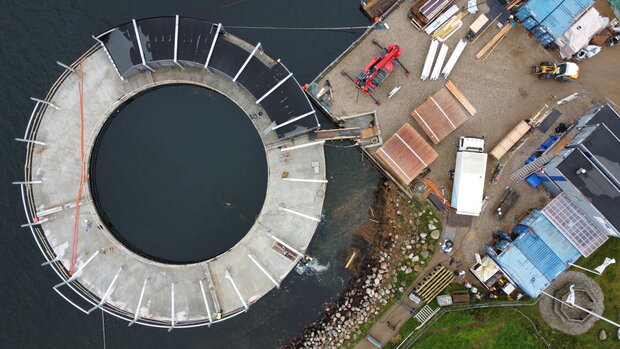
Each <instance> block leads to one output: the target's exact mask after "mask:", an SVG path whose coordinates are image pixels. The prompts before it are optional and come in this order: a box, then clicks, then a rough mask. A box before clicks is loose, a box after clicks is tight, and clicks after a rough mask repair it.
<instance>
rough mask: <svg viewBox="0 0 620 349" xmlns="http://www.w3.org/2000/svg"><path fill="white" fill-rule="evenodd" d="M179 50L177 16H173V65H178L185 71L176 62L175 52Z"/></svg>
mask: <svg viewBox="0 0 620 349" xmlns="http://www.w3.org/2000/svg"><path fill="white" fill-rule="evenodd" d="M178 50H179V15H176V16H175V22H174V58H173V61H174V64H176V65H178V66H179V67H180V68H181V69H185V68H184V67H183V66H182V65H181V64H180V63H179V62H178V61H177V52H178Z"/></svg>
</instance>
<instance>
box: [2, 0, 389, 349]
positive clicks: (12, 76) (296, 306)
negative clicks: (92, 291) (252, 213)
mask: <svg viewBox="0 0 620 349" xmlns="http://www.w3.org/2000/svg"><path fill="white" fill-rule="evenodd" d="M174 14H179V15H183V16H193V17H196V18H200V19H204V20H207V21H211V22H216V23H219V22H222V23H223V24H224V26H225V27H226V26H229V27H230V26H233V25H240V26H275V27H349V26H363V25H368V24H369V20H368V19H367V18H366V17H365V16H364V15H363V14H362V13H361V12H360V11H359V0H337V1H334V0H315V1H291V0H246V1H237V0H234V1H233V0H212V1H151V2H144V1H137V0H123V1H119V0H109V1H100V0H99V1H70V2H69V1H43V0H31V1H18V0H8V1H4V2H3V3H2V7H1V10H0V39H2V49H1V50H0V59H1V62H2V64H1V65H0V81H2V84H3V85H2V88H0V101H2V103H0V179H1V180H2V185H0V218H1V219H0V265H1V266H2V267H1V268H0V280H2V282H0V309H2V314H3V316H1V317H0V343H2V347H5V348H102V347H104V343H105V344H106V345H107V347H108V348H132V349H137V348H148V349H153V348H235V349H237V348H261V349H263V348H278V347H280V346H281V345H282V344H284V343H287V342H288V341H289V340H290V339H291V338H292V337H293V336H295V335H296V334H297V333H299V331H300V330H301V329H303V328H304V326H306V325H307V324H309V323H310V322H312V321H315V320H316V319H317V318H318V317H319V314H320V313H321V311H322V305H323V303H325V302H328V301H331V300H334V299H336V298H337V297H338V293H339V292H341V291H342V288H343V286H344V285H345V283H346V282H347V281H348V280H349V279H350V278H351V275H350V274H349V272H348V271H347V270H345V269H344V264H345V263H346V257H347V254H346V251H347V248H348V247H349V246H350V244H351V242H352V240H353V239H354V234H353V233H354V231H355V230H356V229H357V227H359V226H360V225H361V224H362V223H363V222H364V221H365V220H366V219H367V218H368V206H369V205H371V203H372V200H373V197H374V193H375V191H376V188H377V182H378V181H379V179H380V176H379V175H378V173H377V171H376V170H375V169H374V167H372V165H370V164H369V163H368V162H367V161H365V160H363V159H362V158H361V155H360V153H359V151H357V150H356V149H354V148H336V147H334V146H326V147H325V156H326V161H327V166H326V169H327V178H328V179H329V183H328V184H327V190H326V193H325V203H324V206H323V220H322V222H321V224H320V225H319V227H318V229H317V231H316V233H315V235H314V237H313V239H312V241H311V243H310V246H309V247H308V253H309V254H310V255H312V256H313V257H316V259H317V260H318V262H319V263H320V265H321V267H320V268H318V270H311V271H310V272H309V273H307V274H305V275H303V276H299V275H297V274H295V273H291V274H289V275H288V276H287V277H286V278H285V279H284V280H283V282H282V285H281V287H280V289H274V290H272V291H271V292H269V293H268V294H267V295H265V296H264V297H263V298H261V299H260V300H259V301H258V302H257V303H256V304H254V305H252V306H251V307H250V310H249V311H248V312H247V313H244V314H241V315H239V316H237V317H235V318H233V319H230V320H227V321H224V322H223V323H218V324H215V325H213V326H211V328H207V327H201V328H195V329H175V330H173V331H172V332H170V333H168V332H167V331H166V330H162V329H153V328H147V327H142V326H137V325H134V326H132V327H127V322H125V321H121V320H118V319H116V318H114V317H112V316H110V315H107V314H106V315H105V316H104V318H103V321H102V317H101V313H100V312H98V311H95V312H93V313H91V314H90V315H86V314H83V313H81V312H80V311H79V310H77V309H75V308H74V307H73V306H71V305H70V304H69V303H67V302H66V301H65V300H64V299H62V298H61V297H59V296H58V295H57V294H56V293H55V292H54V291H53V290H52V286H54V285H55V284H57V283H58V282H60V280H59V278H58V276H57V275H56V274H55V273H54V272H53V271H52V270H51V269H49V267H41V263H42V262H43V261H44V258H43V256H42V255H41V253H40V252H39V251H38V248H37V247H36V243H35V242H34V241H33V238H32V235H31V234H30V231H29V230H27V229H22V228H20V224H23V223H25V221H26V218H25V217H24V210H23V208H22V203H21V196H20V192H19V187H18V186H14V185H10V183H11V182H12V181H17V180H22V178H23V173H24V170H23V163H24V154H25V147H24V144H22V143H17V142H15V141H14V140H13V139H14V138H21V137H23V135H24V130H25V128H26V124H27V122H28V119H29V117H30V113H31V112H32V108H33V106H34V103H33V102H32V101H30V100H29V97H38V98H43V97H44V96H45V95H46V94H47V91H48V90H49V88H50V87H51V85H52V84H53V82H54V81H55V80H56V79H57V78H58V76H59V75H60V73H61V72H62V69H61V68H60V67H59V66H58V65H57V64H56V61H61V62H63V63H66V64H69V63H71V62H73V61H74V60H76V59H77V58H78V57H79V56H80V55H82V53H84V51H86V50H87V49H88V48H90V47H91V46H92V45H93V44H94V40H93V39H92V38H91V35H92V34H99V33H101V32H103V31H106V30H108V29H109V28H112V27H114V26H116V25H118V24H121V23H125V22H127V21H129V20H131V19H132V18H144V17H152V16H162V15H174ZM228 31H229V32H231V33H232V34H234V35H237V36H239V37H241V38H242V39H244V40H246V41H247V42H249V43H251V44H256V43H258V42H261V44H262V46H263V48H264V49H265V52H266V53H267V54H269V55H270V56H271V57H273V58H275V59H277V58H280V59H282V61H283V62H285V64H286V67H287V68H288V69H290V70H291V71H292V72H293V73H294V74H295V77H296V78H297V80H298V81H299V82H300V83H301V84H305V83H308V82H310V81H311V80H312V79H313V78H315V77H316V76H317V75H318V74H319V72H320V71H321V70H323V69H324V68H325V67H326V66H327V65H328V64H329V63H331V61H333V60H334V59H335V58H336V57H337V56H338V55H340V53H342V51H344V50H345V49H346V48H347V47H348V46H349V45H350V44H351V42H353V40H355V39H356V38H357V37H358V36H359V35H360V34H361V31H355V32H350V31H338V32H336V31H293V30H251V29H247V30H246V29H232V28H230V29H228ZM352 69H353V68H352ZM352 88H353V87H352ZM76 91H77V88H76ZM334 93H335V95H336V96H337V95H338V94H339V93H344V91H334ZM85 103H88V100H86V101H85ZM379 112H380V110H379ZM66 117H76V118H78V117H79V116H77V115H73V116H71V115H67V116H66ZM76 120H78V119H76ZM319 121H320V123H321V126H322V128H331V127H333V125H332V124H331V123H330V121H329V120H328V119H327V118H325V117H324V116H319ZM46 141H48V142H51V141H53V139H46ZM340 145H343V146H346V145H348V143H342V144H340ZM78 156H79V155H78ZM109 277H111V276H109ZM119 282H124V281H122V280H120V279H119ZM135 287H136V292H139V291H140V287H141V285H135ZM64 292H66V290H64ZM66 293H67V295H69V296H70V295H71V293H68V292H66ZM72 299H76V298H75V296H73V298H72ZM80 305H82V306H83V307H85V308H87V309H88V308H90V307H91V306H86V305H84V304H83V303H80ZM179 311H182V310H179ZM104 327H105V331H103V328H104ZM104 332H105V336H104ZM104 339H105V340H104Z"/></svg>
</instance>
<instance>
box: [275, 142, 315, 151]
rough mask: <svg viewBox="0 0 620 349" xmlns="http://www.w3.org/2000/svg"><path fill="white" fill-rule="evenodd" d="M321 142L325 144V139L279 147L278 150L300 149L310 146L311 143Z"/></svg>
mask: <svg viewBox="0 0 620 349" xmlns="http://www.w3.org/2000/svg"><path fill="white" fill-rule="evenodd" d="M322 144H325V141H316V142H310V143H306V144H300V145H294V146H292V147H282V148H280V151H289V150H295V149H301V148H305V147H311V146H313V145H322Z"/></svg>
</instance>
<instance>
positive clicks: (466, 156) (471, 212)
mask: <svg viewBox="0 0 620 349" xmlns="http://www.w3.org/2000/svg"><path fill="white" fill-rule="evenodd" d="M458 149H459V150H458V152H457V153H456V165H455V167H454V185H453V186H452V202H451V203H450V204H451V205H452V207H456V213H457V214H460V215H467V216H479V215H480V212H481V211H482V201H483V197H484V183H485V176H486V170H487V154H485V153H484V139H483V138H477V137H460V138H459V147H458Z"/></svg>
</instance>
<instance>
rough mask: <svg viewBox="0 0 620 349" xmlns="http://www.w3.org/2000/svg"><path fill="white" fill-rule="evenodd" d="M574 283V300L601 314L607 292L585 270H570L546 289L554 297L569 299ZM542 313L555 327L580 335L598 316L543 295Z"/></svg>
mask: <svg viewBox="0 0 620 349" xmlns="http://www.w3.org/2000/svg"><path fill="white" fill-rule="evenodd" d="M571 285H575V287H574V290H575V304H577V305H579V306H581V307H582V308H585V309H588V310H589V311H591V312H593V313H596V314H602V313H603V310H604V309H605V307H604V303H603V302H604V295H603V291H602V290H601V288H600V286H599V285H598V284H597V283H596V281H594V279H592V278H590V277H588V276H587V275H585V274H584V273H581V272H576V271H567V272H565V273H564V274H562V275H561V276H560V277H559V278H557V279H556V280H555V281H554V282H553V283H552V284H551V286H549V287H548V288H547V289H546V290H545V292H547V293H549V294H550V295H552V296H553V297H556V298H558V299H561V300H562V301H566V299H567V298H568V295H569V294H570V286H571ZM539 307H540V313H541V314H542V317H543V319H544V320H545V322H546V323H547V324H548V325H549V326H551V327H552V328H554V329H556V330H560V331H562V332H564V333H567V334H570V335H573V336H577V335H581V334H584V333H586V332H588V330H589V329H591V328H592V326H594V324H595V323H596V321H598V319H597V318H596V317H594V316H591V315H590V314H588V313H586V312H584V311H581V310H579V309H573V308H570V307H569V306H567V305H565V304H563V303H560V302H558V301H556V300H554V299H552V298H551V297H548V296H544V295H543V296H541V298H540V301H539Z"/></svg>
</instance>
